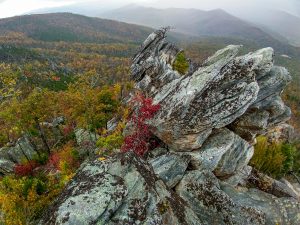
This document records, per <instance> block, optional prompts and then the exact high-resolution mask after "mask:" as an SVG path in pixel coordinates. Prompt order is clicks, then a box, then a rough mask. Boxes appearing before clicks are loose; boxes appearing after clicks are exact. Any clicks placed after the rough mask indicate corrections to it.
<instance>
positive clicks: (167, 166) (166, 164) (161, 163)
mask: <svg viewBox="0 0 300 225" xmlns="http://www.w3.org/2000/svg"><path fill="white" fill-rule="evenodd" d="M190 159H191V157H190V156H189V155H177V154H174V153H169V154H165V155H162V156H160V157H157V158H155V159H152V160H150V161H149V163H150V164H151V165H152V167H153V170H154V173H155V174H156V175H157V176H158V177H159V178H160V179H162V180H163V181H164V182H165V184H166V185H167V186H168V187H169V188H173V187H175V186H176V184H178V183H179V181H180V180H181V178H182V177H183V175H184V173H185V171H186V169H187V167H188V164H189V162H190Z"/></svg>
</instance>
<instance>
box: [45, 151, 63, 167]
mask: <svg viewBox="0 0 300 225" xmlns="http://www.w3.org/2000/svg"><path fill="white" fill-rule="evenodd" d="M59 162H60V155H59V153H58V152H56V153H52V154H51V155H50V156H49V159H48V163H47V165H46V167H47V168H52V167H55V168H56V169H58V170H59Z"/></svg>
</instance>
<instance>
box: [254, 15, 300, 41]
mask: <svg viewBox="0 0 300 225" xmlns="http://www.w3.org/2000/svg"><path fill="white" fill-rule="evenodd" d="M249 20H251V21H253V22H254V23H256V24H261V25H262V26H264V27H267V28H268V29H270V30H272V31H274V32H276V33H278V34H280V35H282V36H284V37H285V38H286V39H287V40H288V41H289V43H290V44H292V45H295V46H299V47H300V17H298V16H296V15H293V14H290V13H288V12H285V11H280V10H270V11H266V12H264V13H261V14H257V15H256V17H253V18H251V19H250V18H249Z"/></svg>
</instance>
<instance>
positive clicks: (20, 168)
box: [14, 160, 39, 177]
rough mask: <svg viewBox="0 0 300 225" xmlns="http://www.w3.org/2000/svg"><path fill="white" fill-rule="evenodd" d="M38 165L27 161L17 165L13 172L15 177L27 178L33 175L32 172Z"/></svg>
mask: <svg viewBox="0 0 300 225" xmlns="http://www.w3.org/2000/svg"><path fill="white" fill-rule="evenodd" d="M38 166H39V164H38V163H37V162H36V161H33V160H32V161H29V162H26V163H24V164H17V165H16V166H15V168H14V172H15V174H16V175H17V176H21V177H23V176H29V175H33V170H34V169H35V168H37V167H38Z"/></svg>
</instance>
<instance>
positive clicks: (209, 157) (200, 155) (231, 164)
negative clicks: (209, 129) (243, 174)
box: [188, 128, 253, 177]
mask: <svg viewBox="0 0 300 225" xmlns="http://www.w3.org/2000/svg"><path fill="white" fill-rule="evenodd" d="M188 154H190V155H191V156H192V160H191V167H192V168H193V169H199V170H210V171H214V173H215V174H216V175H217V176H219V177H228V176H231V175H233V174H235V173H236V172H238V171H240V170H241V169H242V168H243V167H245V166H246V165H247V164H248V162H249V160H250V159H251V157H252V155H253V147H252V146H250V145H249V144H248V143H247V142H246V141H245V140H243V139H242V138H240V137H239V136H237V135H236V134H234V133H233V132H231V131H230V130H228V129H226V128H223V129H216V130H214V131H213V133H212V134H211V135H210V136H209V138H208V139H207V140H206V141H205V142H204V144H203V146H202V147H201V148H200V149H199V150H197V151H193V152H190V153H188Z"/></svg>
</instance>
